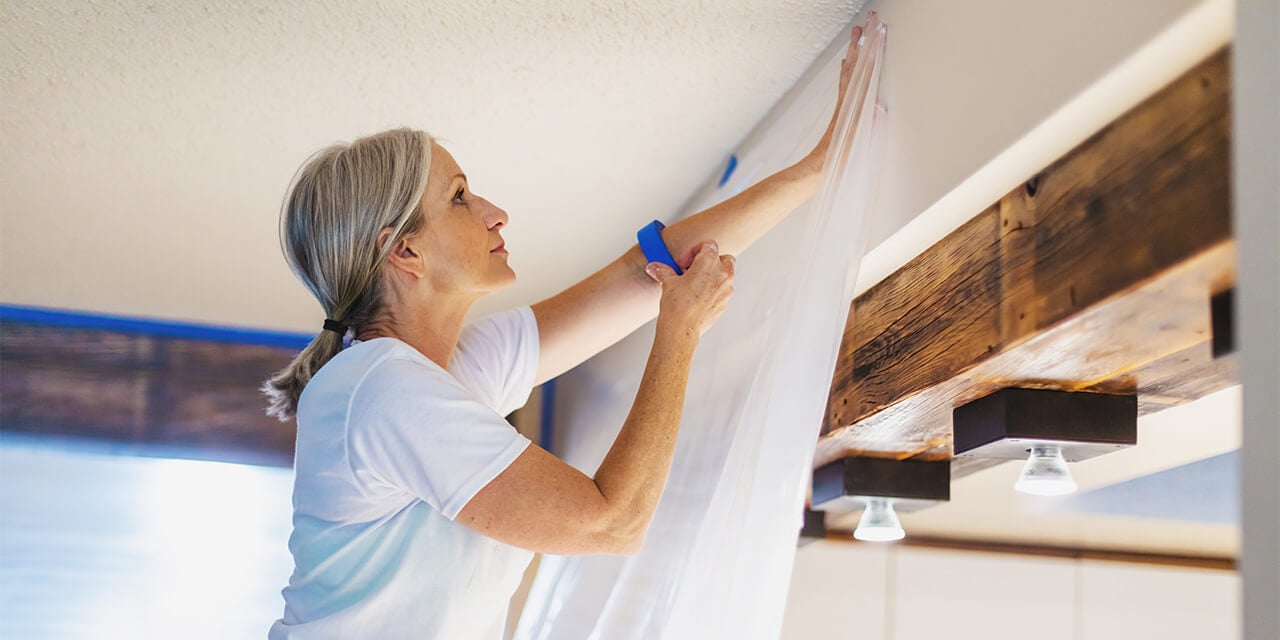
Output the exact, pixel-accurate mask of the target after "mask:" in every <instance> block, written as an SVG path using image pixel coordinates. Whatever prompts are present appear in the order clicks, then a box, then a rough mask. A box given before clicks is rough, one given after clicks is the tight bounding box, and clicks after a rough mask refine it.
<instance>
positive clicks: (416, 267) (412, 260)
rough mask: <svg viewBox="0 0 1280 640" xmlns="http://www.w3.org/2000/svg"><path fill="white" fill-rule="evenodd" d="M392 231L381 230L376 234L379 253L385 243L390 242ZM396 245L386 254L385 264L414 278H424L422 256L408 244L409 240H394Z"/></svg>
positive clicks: (425, 266)
mask: <svg viewBox="0 0 1280 640" xmlns="http://www.w3.org/2000/svg"><path fill="white" fill-rule="evenodd" d="M391 233H392V230H391V229H390V228H387V229H383V230H382V231H381V232H379V233H378V250H379V251H381V250H382V249H383V248H384V247H385V246H386V243H387V242H390V241H392V240H391ZM395 243H396V245H395V246H394V247H392V248H391V251H390V252H389V253H388V254H387V263H388V265H389V266H391V267H392V268H393V269H395V270H396V271H402V272H405V273H407V274H410V275H413V276H416V277H419V278H421V277H425V276H426V275H427V265H426V264H425V263H424V262H423V260H422V255H421V254H420V253H419V252H418V250H417V248H415V247H414V246H413V245H412V244H411V243H410V242H409V238H403V237H402V238H399V239H397V240H395Z"/></svg>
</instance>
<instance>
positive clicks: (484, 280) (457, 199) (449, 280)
mask: <svg viewBox="0 0 1280 640" xmlns="http://www.w3.org/2000/svg"><path fill="white" fill-rule="evenodd" d="M422 207H423V214H424V215H425V224H424V225H423V228H422V230H421V231H420V232H419V233H418V234H417V235H416V236H415V237H414V238H412V239H410V240H409V242H410V243H411V244H413V245H415V246H417V247H418V248H419V250H420V251H421V254H422V256H423V260H424V261H425V262H426V267H427V277H428V279H429V280H430V282H431V285H432V288H433V289H435V290H437V291H442V292H449V293H480V294H485V293H490V292H492V291H496V290H498V289H500V288H502V287H505V286H507V285H509V284H511V283H513V282H515V279H516V274H515V271H513V270H512V269H511V267H510V266H509V265H508V264H507V250H506V248H505V247H504V243H503V240H502V234H501V231H502V228H503V227H504V226H506V224H507V212H506V211H503V210H502V209H499V208H498V207H495V206H494V205H493V204H492V203H490V202H489V201H488V200H485V199H484V198H481V197H480V196H477V195H475V194H474V193H471V189H470V187H469V185H468V184H467V177H466V176H465V175H463V173H462V169H461V168H459V167H458V163H457V162H456V161H455V160H454V159H453V156H452V155H450V154H449V152H448V151H446V150H445V148H444V147H442V146H440V145H438V144H434V143H432V148H431V169H430V175H429V176H428V178H427V189H426V193H424V194H423V195H422Z"/></svg>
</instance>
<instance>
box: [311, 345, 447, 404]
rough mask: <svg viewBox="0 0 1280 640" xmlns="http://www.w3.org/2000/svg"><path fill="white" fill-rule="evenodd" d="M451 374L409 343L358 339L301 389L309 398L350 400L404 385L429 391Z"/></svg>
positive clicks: (400, 387) (402, 387)
mask: <svg viewBox="0 0 1280 640" xmlns="http://www.w3.org/2000/svg"><path fill="white" fill-rule="evenodd" d="M448 377H449V376H448V374H447V373H445V371H444V370H443V369H441V368H440V367H439V366H438V365H436V364H435V363H434V362H432V361H431V360H430V359H428V358H427V357H426V356H424V355H422V354H421V353H419V352H418V351H417V350H416V349H414V348H413V347H411V346H409V345H408V344H406V343H404V342H402V341H400V340H397V339H395V338H376V339H373V340H366V341H362V342H357V343H355V344H352V345H351V346H349V347H347V348H346V349H343V350H342V351H341V352H339V353H338V355H336V356H334V357H333V358H332V359H331V360H329V362H327V363H325V365H324V366H323V367H321V368H320V370H319V371H318V372H316V374H315V376H313V377H312V378H311V381H310V382H308V383H307V387H306V389H305V390H303V392H302V399H301V401H300V402H299V405H300V409H301V406H302V405H305V404H309V402H308V400H310V401H312V402H316V401H322V402H323V401H328V400H344V399H345V400H350V399H351V398H352V396H354V395H356V394H360V395H370V394H373V395H381V392H382V391H392V392H401V391H404V390H405V389H404V387H416V388H417V389H418V390H419V391H422V390H429V389H431V388H434V387H437V386H439V384H440V383H442V382H443V383H446V384H447V382H448V380H447V378H448Z"/></svg>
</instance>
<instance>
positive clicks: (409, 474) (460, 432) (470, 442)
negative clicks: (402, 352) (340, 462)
mask: <svg viewBox="0 0 1280 640" xmlns="http://www.w3.org/2000/svg"><path fill="white" fill-rule="evenodd" d="M347 445H348V456H349V458H350V461H351V466H352V471H353V473H355V475H356V477H357V479H359V480H361V481H363V482H365V483H369V482H375V483H381V484H385V485H389V486H391V487H394V488H397V489H400V490H403V491H406V492H408V493H410V494H412V495H415V496H417V497H419V498H421V499H422V500H424V501H425V502H427V503H428V504H430V505H431V506H432V507H435V508H436V509H437V510H438V511H440V513H441V514H443V515H444V516H445V517H446V518H449V519H450V520H452V519H454V518H456V517H457V515H458V512H460V511H461V510H462V508H463V507H464V506H466V504H467V503H468V502H470V500H471V498H472V497H474V496H475V494H476V493H478V492H479V491H480V489H482V488H484V486H485V485H487V484H489V482H490V481H492V480H493V479H494V478H495V477H497V476H498V474H500V473H502V472H503V470H505V469H506V468H507V467H508V466H509V465H510V464H511V463H512V462H514V461H515V459H516V458H518V457H519V456H520V454H521V453H523V452H524V450H525V448H526V447H528V445H529V439H528V438H525V437H524V436H522V435H520V433H518V432H517V431H516V430H515V428H513V427H512V426H511V425H510V424H509V423H507V421H506V420H504V419H503V418H502V416H500V415H498V414H497V413H495V412H494V410H493V409H492V408H490V407H487V406H485V405H484V404H483V403H481V402H479V401H478V400H476V398H475V397H474V396H473V395H472V394H471V393H470V392H469V391H468V390H467V389H465V388H463V387H462V386H461V385H460V384H459V383H458V382H457V381H456V380H454V379H453V377H452V376H450V375H449V374H448V373H446V372H445V371H444V370H443V369H440V368H439V367H434V366H432V365H430V364H428V363H424V362H418V361H415V360H409V359H391V360H388V361H385V362H382V363H380V364H378V365H377V366H376V367H375V368H374V369H373V370H372V371H370V372H369V374H368V375H367V376H366V377H365V379H364V380H363V381H362V382H361V384H360V386H359V388H358V389H357V390H356V392H355V394H354V395H353V396H352V400H351V408H350V413H349V414H348V423H347Z"/></svg>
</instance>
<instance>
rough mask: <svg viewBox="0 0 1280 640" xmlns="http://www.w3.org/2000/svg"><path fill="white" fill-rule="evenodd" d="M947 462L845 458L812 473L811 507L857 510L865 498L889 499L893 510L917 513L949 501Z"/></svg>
mask: <svg viewBox="0 0 1280 640" xmlns="http://www.w3.org/2000/svg"><path fill="white" fill-rule="evenodd" d="M950 469H951V465H950V463H949V462H948V461H946V460H940V461H927V460H887V459H883V458H845V459H843V460H836V461H835V462H832V463H831V464H828V465H826V466H823V467H820V468H819V469H817V470H816V471H814V472H813V498H812V503H813V508H814V509H816V510H819V511H856V510H858V509H861V508H862V501H863V499H865V498H872V497H875V498H892V499H893V504H894V509H896V510H898V511H903V512H906V511H916V510H919V509H922V508H925V507H929V506H932V505H934V504H936V503H938V502H945V501H947V500H950V499H951V470H950Z"/></svg>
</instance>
